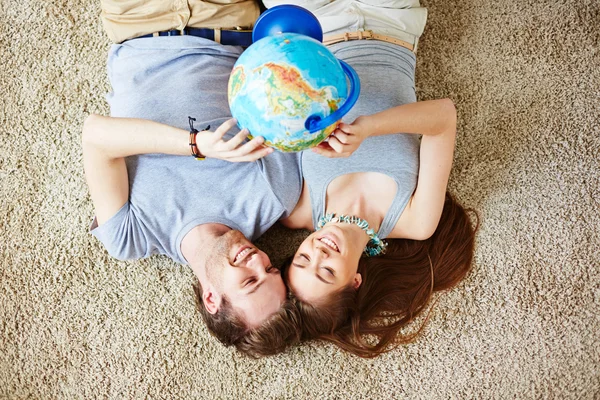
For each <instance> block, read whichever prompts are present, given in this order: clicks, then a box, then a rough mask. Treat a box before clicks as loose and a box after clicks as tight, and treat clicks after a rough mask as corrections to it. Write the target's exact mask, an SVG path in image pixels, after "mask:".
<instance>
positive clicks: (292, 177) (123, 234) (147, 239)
mask: <svg viewBox="0 0 600 400" xmlns="http://www.w3.org/2000/svg"><path fill="white" fill-rule="evenodd" d="M225 3H227V2H220V4H214V3H207V2H206V3H205V2H202V1H195V2H189V4H190V5H189V6H188V5H186V4H187V3H183V4H184V5H183V6H181V7H183V8H184V9H183V11H182V10H179V9H178V10H175V11H173V10H172V9H171V7H170V5H168V4H163V2H160V1H155V2H150V3H149V4H147V5H146V6H145V7H144V9H143V10H142V9H139V10H136V9H135V8H133V9H130V8H126V7H124V6H121V5H119V4H117V3H113V2H109V1H104V2H102V8H103V23H104V25H105V27H106V30H107V32H108V33H109V35H110V36H111V38H112V39H113V40H114V41H116V42H119V41H124V42H123V43H121V44H115V45H113V47H112V48H111V51H110V54H109V58H108V65H107V66H108V74H109V79H110V82H111V85H112V89H113V91H112V93H110V94H109V95H108V96H107V99H108V102H109V104H110V108H111V116H112V117H102V116H95V115H92V116H90V117H88V119H87V120H86V122H85V124H84V129H83V153H84V168H85V174H86V179H87V182H88V185H89V188H90V194H91V197H92V201H93V202H94V206H95V210H96V219H95V220H94V222H93V224H92V227H91V232H92V233H93V234H94V235H95V236H96V237H97V238H98V239H99V240H100V241H101V242H102V243H103V244H104V245H105V247H106V248H107V250H108V251H109V253H110V254H111V255H113V256H114V257H116V258H119V259H137V258H142V257H147V256H150V255H152V254H166V255H168V256H169V257H171V258H172V259H174V260H175V261H177V262H180V263H185V264H189V265H190V267H191V268H192V270H193V271H194V273H195V275H196V276H197V278H198V281H199V284H200V285H199V287H198V288H197V294H198V296H199V301H200V303H201V306H200V309H201V313H202V315H203V317H204V319H205V321H206V322H207V326H208V328H209V330H211V332H212V333H213V334H215V335H216V336H217V337H218V338H219V339H220V340H221V341H222V342H223V343H224V344H226V345H231V344H233V345H235V346H236V347H238V349H240V350H242V351H246V352H248V351H249V350H251V347H252V342H253V341H260V343H261V344H263V345H264V344H265V343H267V342H268V343H270V344H269V346H265V347H264V348H263V349H262V350H259V351H260V352H261V354H267V353H268V352H277V351H278V349H279V348H282V347H283V346H285V344H286V342H288V343H289V342H290V341H293V340H294V339H293V338H291V337H292V336H294V335H296V333H295V332H296V330H295V329H291V328H290V329H288V330H287V332H288V333H289V337H285V336H286V335H281V334H278V337H270V338H269V339H268V340H265V337H264V335H263V333H264V332H267V333H266V334H267V335H268V331H269V329H270V326H271V325H273V324H278V323H279V324H280V325H281V324H284V325H285V324H288V323H289V318H287V315H288V314H289V310H290V305H289V304H287V303H286V300H285V299H286V289H285V286H284V284H283V281H282V279H281V276H280V274H279V271H278V269H277V268H274V267H273V266H272V265H271V263H270V260H269V258H268V256H267V255H266V254H265V253H263V252H262V251H260V250H259V249H257V248H256V247H255V246H254V245H253V244H252V243H251V242H250V241H249V240H248V239H247V238H249V239H251V240H252V239H255V238H256V237H258V236H260V235H261V234H263V233H264V232H265V231H266V230H267V229H268V228H269V227H271V226H272V225H273V224H274V223H275V222H276V221H277V220H278V219H280V218H285V217H287V216H288V215H289V214H290V213H291V211H292V210H293V208H294V206H295V205H296V202H297V201H298V198H299V196H300V192H301V187H302V178H301V174H300V168H299V157H298V155H296V154H283V153H273V154H270V153H271V152H272V151H271V149H267V148H263V147H262V146H261V144H262V141H263V140H262V138H260V137H256V138H254V139H253V140H251V141H250V142H247V143H245V144H244V143H243V141H244V140H245V138H246V136H247V134H248V132H247V131H241V132H239V133H237V134H235V136H233V137H231V136H232V135H230V134H228V132H229V131H230V129H232V128H233V127H234V126H235V121H233V120H230V119H229V118H230V115H229V107H228V103H227V82H228V78H229V74H230V72H231V69H232V67H233V65H234V63H235V61H236V60H237V58H238V57H239V55H240V53H241V51H242V47H240V46H223V45H220V44H218V43H216V42H215V41H212V40H208V39H206V38H204V37H203V36H206V32H207V31H209V32H212V34H213V35H214V39H219V36H220V38H222V39H227V38H229V39H228V40H230V41H231V43H230V44H235V42H236V40H237V39H236V32H235V31H230V32H231V34H225V33H224V31H221V30H218V29H217V30H214V31H213V30H212V29H210V30H208V29H199V30H198V31H199V34H200V36H201V37H197V36H191V35H183V36H181V35H178V36H175V37H172V36H171V33H169V34H168V35H163V34H162V33H158V34H150V35H148V36H149V37H142V38H135V37H139V36H140V35H146V34H147V33H148V29H157V30H160V31H169V30H171V29H183V28H185V27H186V26H187V27H189V26H190V25H189V24H190V21H193V22H194V27H199V28H203V27H209V28H212V27H225V28H227V27H232V28H233V27H235V26H238V25H244V24H246V25H248V24H251V23H252V22H253V21H254V19H255V17H256V16H258V7H257V6H256V4H254V3H253V2H249V1H242V2H236V1H235V0H232V1H231V3H236V4H235V7H234V5H233V4H225ZM177 4H179V3H177ZM235 10H237V11H235ZM240 10H241V11H240ZM144 13H151V14H152V15H153V17H152V18H146V19H144V18H140V17H139V15H144ZM199 15H200V16H203V17H199ZM249 15H251V18H250V17H249ZM215 16H217V17H219V16H220V17H222V18H223V20H226V22H223V24H221V23H220V22H219V21H218V18H217V20H215V18H216V17H215ZM136 18H137V19H136ZM252 18H254V19H252ZM145 20H148V22H147V23H146V22H142V21H145ZM237 21H242V23H240V24H236V23H235V22H237ZM138 23H139V24H138ZM174 24H175V26H173V25H174ZM137 25H140V26H137ZM184 33H185V32H184ZM154 36H158V37H154ZM163 36H168V37H163ZM131 38H135V39H131ZM232 38H233V39H232ZM240 42H241V41H238V43H240ZM188 116H193V117H195V118H196V119H197V120H198V121H196V122H194V120H192V119H190V120H189V121H188ZM115 117H121V118H115ZM133 118H136V119H133ZM188 122H189V129H187V125H188ZM194 125H195V126H194ZM210 126H212V127H213V130H214V132H213V131H210V130H209V127H210ZM195 127H199V128H204V127H207V128H206V129H205V130H203V131H201V132H196V130H195ZM215 128H216V129H215ZM224 138H227V139H228V140H226V139H224ZM192 154H193V155H194V157H192ZM267 154H269V155H268V156H266V155H267ZM182 156H186V157H182ZM265 156H266V157H265ZM204 157H206V159H205V160H202V161H198V160H196V159H195V158H200V159H203V158H204ZM262 157H264V158H262ZM226 160H230V161H245V162H241V163H232V162H229V161H226ZM286 318H287V319H286ZM284 322H285V323H284ZM284 330H285V329H284ZM261 335H262V336H261ZM279 336H281V337H279ZM278 346H279V347H278Z"/></svg>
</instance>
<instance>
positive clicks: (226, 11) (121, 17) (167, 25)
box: [100, 0, 260, 43]
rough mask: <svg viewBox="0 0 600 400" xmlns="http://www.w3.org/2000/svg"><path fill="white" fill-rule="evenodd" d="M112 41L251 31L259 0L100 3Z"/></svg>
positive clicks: (112, 0)
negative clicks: (184, 32)
mask: <svg viewBox="0 0 600 400" xmlns="http://www.w3.org/2000/svg"><path fill="white" fill-rule="evenodd" d="M100 6H101V8H102V13H101V15H100V18H101V19H102V24H103V25H104V29H105V30H106V33H107V35H108V37H109V38H110V40H112V41H113V42H114V43H121V42H123V41H125V40H127V39H131V38H134V37H138V36H142V35H147V34H149V33H154V32H161V31H169V30H172V29H177V30H182V29H184V28H185V27H186V26H187V27H193V28H222V29H236V28H244V29H250V28H252V26H253V25H254V22H255V21H256V19H257V18H258V16H259V15H260V9H259V5H258V3H257V2H256V1H255V0H212V1H208V0H207V1H202V0H100Z"/></svg>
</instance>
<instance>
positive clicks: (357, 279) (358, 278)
mask: <svg viewBox="0 0 600 400" xmlns="http://www.w3.org/2000/svg"><path fill="white" fill-rule="evenodd" d="M361 283H362V275H361V274H359V273H357V274H356V275H354V282H353V283H352V287H354V289H358V288H359V287H360V285H361Z"/></svg>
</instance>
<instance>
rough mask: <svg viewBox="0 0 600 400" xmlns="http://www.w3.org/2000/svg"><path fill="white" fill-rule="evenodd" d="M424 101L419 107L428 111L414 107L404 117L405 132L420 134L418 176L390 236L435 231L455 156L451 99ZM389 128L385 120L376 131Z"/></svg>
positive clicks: (411, 236) (421, 236) (416, 235)
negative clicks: (410, 112) (424, 111)
mask: <svg viewBox="0 0 600 400" xmlns="http://www.w3.org/2000/svg"><path fill="white" fill-rule="evenodd" d="M423 103H428V105H427V107H423V109H422V110H427V112H426V113H421V112H420V111H418V110H416V112H414V113H412V116H410V117H409V116H405V117H406V120H407V122H405V123H404V124H405V125H404V126H405V127H410V128H411V129H409V130H407V131H408V132H414V133H421V134H422V135H423V137H422V139H421V150H420V161H419V177H418V179H417V188H416V189H415V193H414V194H413V196H412V197H411V199H410V201H409V203H408V205H407V206H406V209H405V210H404V212H403V213H402V215H401V216H400V219H399V220H398V222H397V223H396V226H395V228H394V230H393V231H392V232H391V234H390V236H389V237H391V238H408V239H416V240H425V239H427V238H429V237H430V236H431V235H433V233H434V232H435V230H436V228H437V226H438V223H439V221H440V217H441V215H442V210H443V208H444V199H445V196H446V187H447V185H448V178H449V176H450V170H451V168H452V159H453V156H454V142H455V139H456V108H455V107H454V104H453V103H452V101H450V100H436V101H431V102H423ZM416 104H418V103H416ZM430 107H433V108H430ZM413 111H415V109H414V108H413ZM389 127H390V126H387V125H385V123H384V124H382V129H381V130H380V131H379V132H386V130H387V128H389Z"/></svg>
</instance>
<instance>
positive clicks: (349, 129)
mask: <svg viewBox="0 0 600 400" xmlns="http://www.w3.org/2000/svg"><path fill="white" fill-rule="evenodd" d="M337 129H339V130H341V131H343V132H346V133H353V132H352V131H353V130H354V127H353V126H352V125H350V124H345V123H343V122H340V123H339V125H338V127H337Z"/></svg>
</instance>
